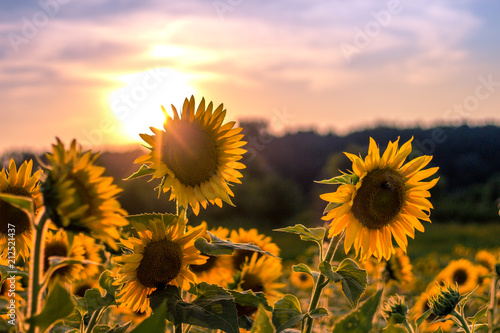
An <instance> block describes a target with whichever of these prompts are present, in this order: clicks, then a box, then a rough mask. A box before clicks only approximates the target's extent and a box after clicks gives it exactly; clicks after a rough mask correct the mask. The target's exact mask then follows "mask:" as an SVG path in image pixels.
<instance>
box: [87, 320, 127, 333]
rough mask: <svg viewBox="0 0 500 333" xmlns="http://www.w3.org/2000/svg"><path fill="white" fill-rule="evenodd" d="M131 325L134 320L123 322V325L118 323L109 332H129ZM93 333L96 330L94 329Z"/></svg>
mask: <svg viewBox="0 0 500 333" xmlns="http://www.w3.org/2000/svg"><path fill="white" fill-rule="evenodd" d="M130 325H132V322H128V323H126V324H123V325H118V324H116V325H115V327H113V328H112V329H110V330H109V331H108V332H107V333H125V332H127V330H128V328H129V327H130ZM92 333H94V332H93V331H92Z"/></svg>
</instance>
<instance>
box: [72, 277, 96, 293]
mask: <svg viewBox="0 0 500 333" xmlns="http://www.w3.org/2000/svg"><path fill="white" fill-rule="evenodd" d="M98 287H99V282H98V281H97V279H96V278H93V279H85V280H78V281H74V282H73V283H71V293H72V294H73V295H75V296H79V297H85V292H86V291H87V290H89V289H92V288H98Z"/></svg>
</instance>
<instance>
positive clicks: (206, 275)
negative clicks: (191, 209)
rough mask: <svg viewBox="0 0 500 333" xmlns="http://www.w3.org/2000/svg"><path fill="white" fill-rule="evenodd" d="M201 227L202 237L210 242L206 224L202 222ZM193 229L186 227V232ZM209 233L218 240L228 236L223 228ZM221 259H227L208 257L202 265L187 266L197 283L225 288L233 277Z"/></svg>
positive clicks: (231, 271)
mask: <svg viewBox="0 0 500 333" xmlns="http://www.w3.org/2000/svg"><path fill="white" fill-rule="evenodd" d="M201 226H202V227H203V230H204V231H203V233H202V234H201V235H202V237H204V238H205V239H207V240H208V241H211V239H210V236H209V235H208V234H207V232H206V229H207V223H206V222H202V223H201ZM192 228H193V227H192V226H189V225H188V227H187V230H191V229H192ZM209 231H210V233H212V234H213V235H215V236H217V237H218V238H220V239H226V238H227V237H228V236H229V229H227V228H224V227H218V228H217V229H211V230H209ZM221 257H222V258H223V257H228V256H227V255H222V256H208V258H207V262H206V263H204V264H202V265H189V269H190V270H191V272H193V273H194V274H196V276H197V277H198V281H200V282H201V281H202V282H206V283H208V284H217V285H219V286H221V287H227V284H228V282H229V281H231V279H232V276H233V270H232V269H231V268H230V267H227V266H226V265H225V264H224V261H223V260H221Z"/></svg>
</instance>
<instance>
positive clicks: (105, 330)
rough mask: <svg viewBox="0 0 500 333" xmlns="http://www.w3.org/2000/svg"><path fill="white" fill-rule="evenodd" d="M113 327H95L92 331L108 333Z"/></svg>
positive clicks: (94, 332)
mask: <svg viewBox="0 0 500 333" xmlns="http://www.w3.org/2000/svg"><path fill="white" fill-rule="evenodd" d="M110 329H111V326H108V325H95V326H94V328H93V329H92V333H108V332H109V330H110Z"/></svg>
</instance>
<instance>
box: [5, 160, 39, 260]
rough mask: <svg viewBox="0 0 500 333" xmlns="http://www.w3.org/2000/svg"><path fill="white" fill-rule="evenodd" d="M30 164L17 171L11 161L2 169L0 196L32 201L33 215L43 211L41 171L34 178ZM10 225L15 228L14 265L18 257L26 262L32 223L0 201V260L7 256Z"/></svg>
mask: <svg viewBox="0 0 500 333" xmlns="http://www.w3.org/2000/svg"><path fill="white" fill-rule="evenodd" d="M32 169H33V161H31V160H30V161H29V162H26V161H24V162H23V164H21V166H20V167H19V170H17V168H16V163H15V162H14V160H13V159H11V160H10V163H9V170H8V171H7V170H5V168H2V171H1V172H0V193H7V194H14V195H21V196H25V197H31V198H32V199H33V203H34V206H35V207H34V209H35V214H36V212H38V211H39V210H40V208H41V207H42V195H41V192H40V183H39V179H40V175H41V171H36V172H35V173H34V174H33V175H32V174H31V171H32ZM9 224H12V225H14V226H15V228H14V229H15V233H14V234H15V236H14V239H15V244H16V246H15V247H16V258H15V259H16V261H17V259H18V258H19V256H21V257H23V258H24V259H26V258H27V257H28V256H29V251H30V247H31V237H32V231H31V221H30V219H29V217H28V216H27V215H26V213H24V212H23V211H22V210H20V209H18V208H15V207H14V206H12V205H11V204H9V203H7V202H5V201H3V200H1V199H0V249H2V250H0V257H6V256H7V250H8V246H7V238H8V234H9V229H12V228H8V226H9Z"/></svg>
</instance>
